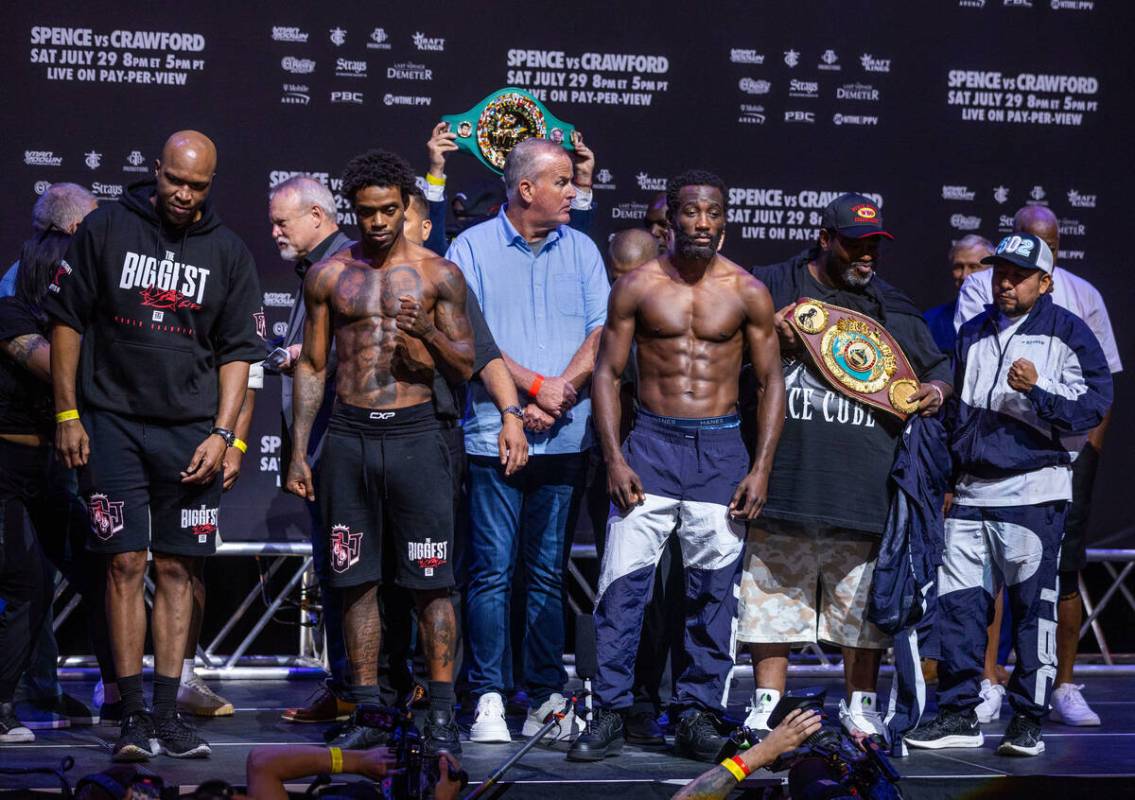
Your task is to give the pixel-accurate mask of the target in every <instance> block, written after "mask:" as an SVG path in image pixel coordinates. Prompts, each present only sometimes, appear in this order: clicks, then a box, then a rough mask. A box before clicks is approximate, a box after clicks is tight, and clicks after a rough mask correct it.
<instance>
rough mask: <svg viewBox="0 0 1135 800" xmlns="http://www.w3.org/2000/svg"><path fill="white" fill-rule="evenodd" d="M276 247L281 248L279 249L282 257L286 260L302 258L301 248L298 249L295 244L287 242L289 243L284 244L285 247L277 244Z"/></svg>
mask: <svg viewBox="0 0 1135 800" xmlns="http://www.w3.org/2000/svg"><path fill="white" fill-rule="evenodd" d="M276 247H277V248H279V250H280V258H282V259H284V260H285V261H299V260H300V253H299V250H297V249H296V246H295V245H294V244H287V245H284V246H283V247H280V246H279V245H278V244H277V245H276Z"/></svg>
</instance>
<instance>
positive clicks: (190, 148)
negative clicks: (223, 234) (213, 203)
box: [152, 131, 217, 228]
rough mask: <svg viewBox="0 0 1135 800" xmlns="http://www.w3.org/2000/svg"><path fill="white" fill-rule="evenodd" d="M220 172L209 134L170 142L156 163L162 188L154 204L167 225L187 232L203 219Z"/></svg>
mask: <svg viewBox="0 0 1135 800" xmlns="http://www.w3.org/2000/svg"><path fill="white" fill-rule="evenodd" d="M216 171H217V148H216V146H215V145H214V144H213V142H212V140H211V139H209V137H208V136H206V135H205V134H203V133H198V132H197V131H178V132H177V133H175V134H173V135H172V136H170V137H169V138H168V139H166V143H165V144H164V145H163V146H162V155H161V158H159V159H158V160H157V161H156V162H154V176H155V177H156V178H157V180H158V186H157V191H156V192H155V193H154V197H153V200H152V202H153V203H154V206H155V207H156V208H157V209H158V213H159V214H160V215H161V217H162V219H163V220H164V221H165V223H166V224H167V225H170V226H171V227H174V228H184V227H186V226H187V225H191V224H193V223H194V222H196V221H197V220H198V219H200V218H201V206H202V204H204V202H205V198H207V197H208V196H209V189H210V188H211V187H212V186H213V174H214V173H215V172H216Z"/></svg>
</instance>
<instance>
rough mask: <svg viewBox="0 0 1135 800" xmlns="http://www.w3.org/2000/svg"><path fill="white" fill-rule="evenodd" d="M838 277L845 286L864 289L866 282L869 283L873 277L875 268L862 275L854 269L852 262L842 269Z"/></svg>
mask: <svg viewBox="0 0 1135 800" xmlns="http://www.w3.org/2000/svg"><path fill="white" fill-rule="evenodd" d="M840 277H841V278H842V279H843V283H844V285H845V286H850V287H851V288H852V289H864V288H866V287H867V284H869V283H871V279H872V278H874V277H875V270H871V272H870V274H868V275H867V276H865V277H864V276H861V275H860V274H859V271H858V270H856V269H855V265H854V264H852V265H851V266H849V267H848V268H847V269H845V270H844V271H843V274H842V275H841V276H840Z"/></svg>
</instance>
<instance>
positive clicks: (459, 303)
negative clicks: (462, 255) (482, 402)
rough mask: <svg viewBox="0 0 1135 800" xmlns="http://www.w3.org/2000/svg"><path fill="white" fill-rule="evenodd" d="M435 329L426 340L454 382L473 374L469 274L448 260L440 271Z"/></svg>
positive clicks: (435, 308) (435, 359)
mask: <svg viewBox="0 0 1135 800" xmlns="http://www.w3.org/2000/svg"><path fill="white" fill-rule="evenodd" d="M439 278H440V280H439V282H438V284H437V302H436V303H435V304H434V329H435V330H434V332H433V333H432V334H431V335H429V336H427V337H425V338H424V339H423V340H422V341H424V342H425V343H426V347H427V348H429V351H430V355H432V356H433V359H434V363H435V364H437V368H438V369H439V370H440V371H441V374H442V375H443V376H444V377H445V379H446V380H447V381H448V382H449V383H450V384H457V383H461V382H463V381H467V380H469V379H470V378H471V377H472V376H473V357H474V347H473V329H472V327H471V326H470V325H469V318H468V317H467V316H466V315H465V276H463V275H462V274H461V270H459V269H457V267H455V266H454V265H453V264H451V263H450V262H448V261H443V262H442V266H441V268H440V270H439Z"/></svg>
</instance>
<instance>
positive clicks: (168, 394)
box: [45, 131, 264, 761]
mask: <svg viewBox="0 0 1135 800" xmlns="http://www.w3.org/2000/svg"><path fill="white" fill-rule="evenodd" d="M216 163H217V153H216V148H215V147H214V145H213V143H212V142H211V141H210V140H209V139H208V137H206V136H204V135H203V134H201V133H198V132H196V131H181V132H178V133H175V134H173V135H172V136H171V137H170V138H169V139H168V140H167V141H166V143H165V146H164V147H163V148H162V154H161V158H160V159H158V160H157V161H156V162H155V169H154V173H155V179H154V180H149V181H143V182H141V183H138V184H135V185H133V186H131V187H130V188H129V191H128V193H127V194H126V195H125V196H124V197H123V199H122V201H121V202H120V203H107V204H104V205H103V206H102V207H101V208H99V209H98V210H97V211H95V212H93V213H92V214H91V215H90V216H89V217H87V219H86V220H85V221H84V223H83V225H82V226H81V227H80V228H79V230H78V232H77V233H76V234H75V238H74V241H73V242H72V244H71V247H70V249H69V250H68V253H67V257H66V259H65V260H64V261H63V263H62V267H61V269H60V270H59V273H58V274H57V275H56V278H55V283H54V284H53V285H52V287H51V294H50V295H49V297H48V301H47V302H46V303H45V306H46V309H47V312H48V314H49V315H50V316H51V318H52V323H53V327H52V332H51V372H52V383H53V389H54V395H55V410H56V422H57V427H56V449H57V450H58V453H59V455H60V457H61V458H62V460H63V461H64V463H65V464H66V466H68V467H79V468H80V469H81V471H80V480H81V482H82V488H83V491H84V493H85V494H86V496H87V503H88V507H89V510H90V516H91V536H90V539H89V545H88V547H89V549H90V550H92V551H93V552H95V553H100V554H104V555H106V556H107V557H108V558H107V616H108V621H109V625H110V631H111V640H112V645H113V651H114V660H115V667H116V669H117V672H118V676H119V677H118V688H119V691H120V693H121V695H122V704H123V708H122V729H121V733H120V736H119V740H118V742H117V743H116V744H115V746H114V752H113V758H114V760H116V761H142V760H146V759H148V758H150V757H151V756H154V755H157V754H158V753H159V752H164V753H167V754H168V755H171V756H175V757H181V758H186V757H203V756H207V755H209V753H210V748H209V745H208V744H207V743H206V742H205V741H204V740H203V739H202V738H201V737H200V736H198V735H197V733H196V731H194V730H193V729H192V728H191V727H190V726H189V725H188V724H186V723H185V722H184V721H183V720H182V719H181V718H180V717H179V716H178V714H177V710H176V698H177V688H178V683H179V677H180V674H181V663H182V655H183V653H184V652H185V647H186V639H187V636H188V631H189V621H190V616H191V609H192V590H191V585H192V584H191V574H192V571H193V568H194V566H195V564H196V560H197V559H199V558H201V557H203V556H207V555H212V553H213V552H214V551H215V549H216V534H217V506H218V504H219V502H220V496H221V470H222V462H223V459H224V456H225V452H226V450H227V448H229V447H231V446H233V444H234V442H235V435H234V433H233V428H234V427H235V426H236V421H237V415H238V412H239V411H240V405H241V400H242V399H243V396H244V390H245V386H246V385H247V382H248V368H249V363H250V362H256V361H260V360H262V359H263V357H264V344H263V338H262V337H263V335H264V314H263V311H261V309H260V287H259V282H258V280H257V276H256V266H255V264H254V263H253V260H252V256H251V254H250V253H249V252H248V249H247V248H246V247H245V246H244V243H243V242H241V240H240V239H239V238H238V237H237V236H236V234H234V233H233V232H232V231H230V230H229V229H228V228H226V227H224V226H223V225H222V224H221V221H220V218H219V217H217V215H216V214H215V213H213V210H212V208H211V206H210V204H209V203H208V202H207V201H208V196H209V190H210V188H211V187H212V184H213V176H214V172H215V169H216ZM147 550H150V551H152V552H153V557H154V572H155V577H156V581H155V583H156V587H157V588H156V592H155V596H154V611H153V617H154V620H153V621H154V624H153V628H152V634H153V640H154V695H153V711H152V715H151V714H149V713H147V712H146V709H145V703H144V700H143V695H142V651H143V646H144V643H145V636H146V611H145V605H144V603H143V577H144V575H145V571H146V551H147Z"/></svg>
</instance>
